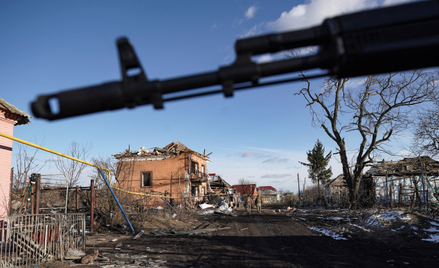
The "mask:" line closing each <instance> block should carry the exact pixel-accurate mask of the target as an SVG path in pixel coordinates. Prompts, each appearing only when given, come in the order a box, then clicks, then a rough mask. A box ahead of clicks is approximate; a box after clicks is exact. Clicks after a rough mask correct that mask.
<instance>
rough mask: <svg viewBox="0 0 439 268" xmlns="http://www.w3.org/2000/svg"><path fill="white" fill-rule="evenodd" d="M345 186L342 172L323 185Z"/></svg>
mask: <svg viewBox="0 0 439 268" xmlns="http://www.w3.org/2000/svg"><path fill="white" fill-rule="evenodd" d="M335 186H346V181H345V180H344V176H343V174H340V175H338V176H337V177H335V178H334V179H332V180H330V181H329V182H328V183H327V184H326V185H325V187H335Z"/></svg>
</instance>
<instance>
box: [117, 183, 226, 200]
mask: <svg viewBox="0 0 439 268" xmlns="http://www.w3.org/2000/svg"><path fill="white" fill-rule="evenodd" d="M111 188H112V189H114V190H118V191H121V192H124V193H127V194H134V195H142V196H150V197H163V198H172V199H179V198H184V197H171V196H165V195H153V194H145V193H137V192H131V191H127V190H124V189H121V188H117V187H115V186H111ZM215 195H227V194H215Z"/></svg>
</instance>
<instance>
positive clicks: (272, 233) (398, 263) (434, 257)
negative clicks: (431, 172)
mask: <svg viewBox="0 0 439 268" xmlns="http://www.w3.org/2000/svg"><path fill="white" fill-rule="evenodd" d="M235 214H236V216H235V217H232V216H229V215H223V216H213V215H197V216H194V217H193V218H192V219H191V223H192V224H193V226H192V227H191V228H188V229H187V231H189V233H190V232H191V231H193V232H195V233H193V234H192V235H188V234H173V233H172V232H169V231H168V232H167V231H165V230H161V232H158V233H157V234H162V235H161V236H160V235H153V234H150V233H149V232H147V233H146V234H145V235H143V236H142V237H141V238H139V239H138V240H132V239H131V235H122V234H96V235H92V236H90V237H88V238H87V251H92V250H93V249H96V248H97V249H99V251H100V253H101V256H102V257H104V258H108V259H109V262H105V261H98V262H95V266H89V267H98V266H105V265H107V267H137V266H139V267H140V266H149V267H437V265H438V263H439V251H438V249H439V246H438V244H435V243H430V242H423V241H420V240H414V239H409V238H404V237H395V239H394V240H393V239H386V240H382V239H378V238H377V239H374V238H373V236H370V235H369V236H368V237H367V238H364V239H363V238H362V237H356V238H353V239H349V240H334V239H333V238H331V237H328V236H324V235H322V234H320V233H318V232H315V231H313V230H310V229H309V228H308V226H307V224H308V223H307V222H306V221H301V220H298V219H297V218H295V217H292V216H291V214H288V213H276V212H273V208H269V207H266V208H264V209H263V212H262V213H261V214H258V213H257V212H255V211H254V212H253V213H252V214H251V215H248V214H247V213H246V212H245V211H244V210H238V211H235ZM212 230H216V231H212ZM203 231H210V232H206V233H203ZM197 232H199V233H197ZM392 241H394V242H392ZM401 241H404V242H401ZM112 265H114V266H112ZM42 267H44V266H42ZM46 267H54V266H46ZM56 267H58V268H59V267H61V266H59V265H57V266H56ZM82 267H85V266H82Z"/></svg>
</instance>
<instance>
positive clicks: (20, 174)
mask: <svg viewBox="0 0 439 268" xmlns="http://www.w3.org/2000/svg"><path fill="white" fill-rule="evenodd" d="M17 148H18V150H17V153H16V154H15V169H14V175H13V181H12V190H13V192H15V191H18V190H22V189H23V188H24V187H25V186H26V182H27V181H28V178H29V176H30V174H32V173H38V172H40V170H41V169H42V168H43V167H44V166H45V164H46V162H43V163H37V161H36V158H35V156H36V155H37V152H38V149H35V150H30V149H29V148H30V147H29V146H27V145H24V144H22V143H18V144H17Z"/></svg>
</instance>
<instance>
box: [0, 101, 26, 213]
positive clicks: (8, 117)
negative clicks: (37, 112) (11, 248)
mask: <svg viewBox="0 0 439 268" xmlns="http://www.w3.org/2000/svg"><path fill="white" fill-rule="evenodd" d="M29 118H30V116H29V115H28V114H27V113H25V112H23V111H21V110H19V109H17V108H16V107H15V106H14V105H12V104H9V103H7V102H6V101H5V100H4V99H0V132H2V133H4V134H7V135H10V136H13V132H14V126H18V125H25V124H30V121H29ZM11 161H12V140H10V139H7V138H4V137H0V217H5V216H7V215H9V211H8V210H9V207H10V201H11V200H10V194H11V187H12V183H11V181H12V171H11Z"/></svg>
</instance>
